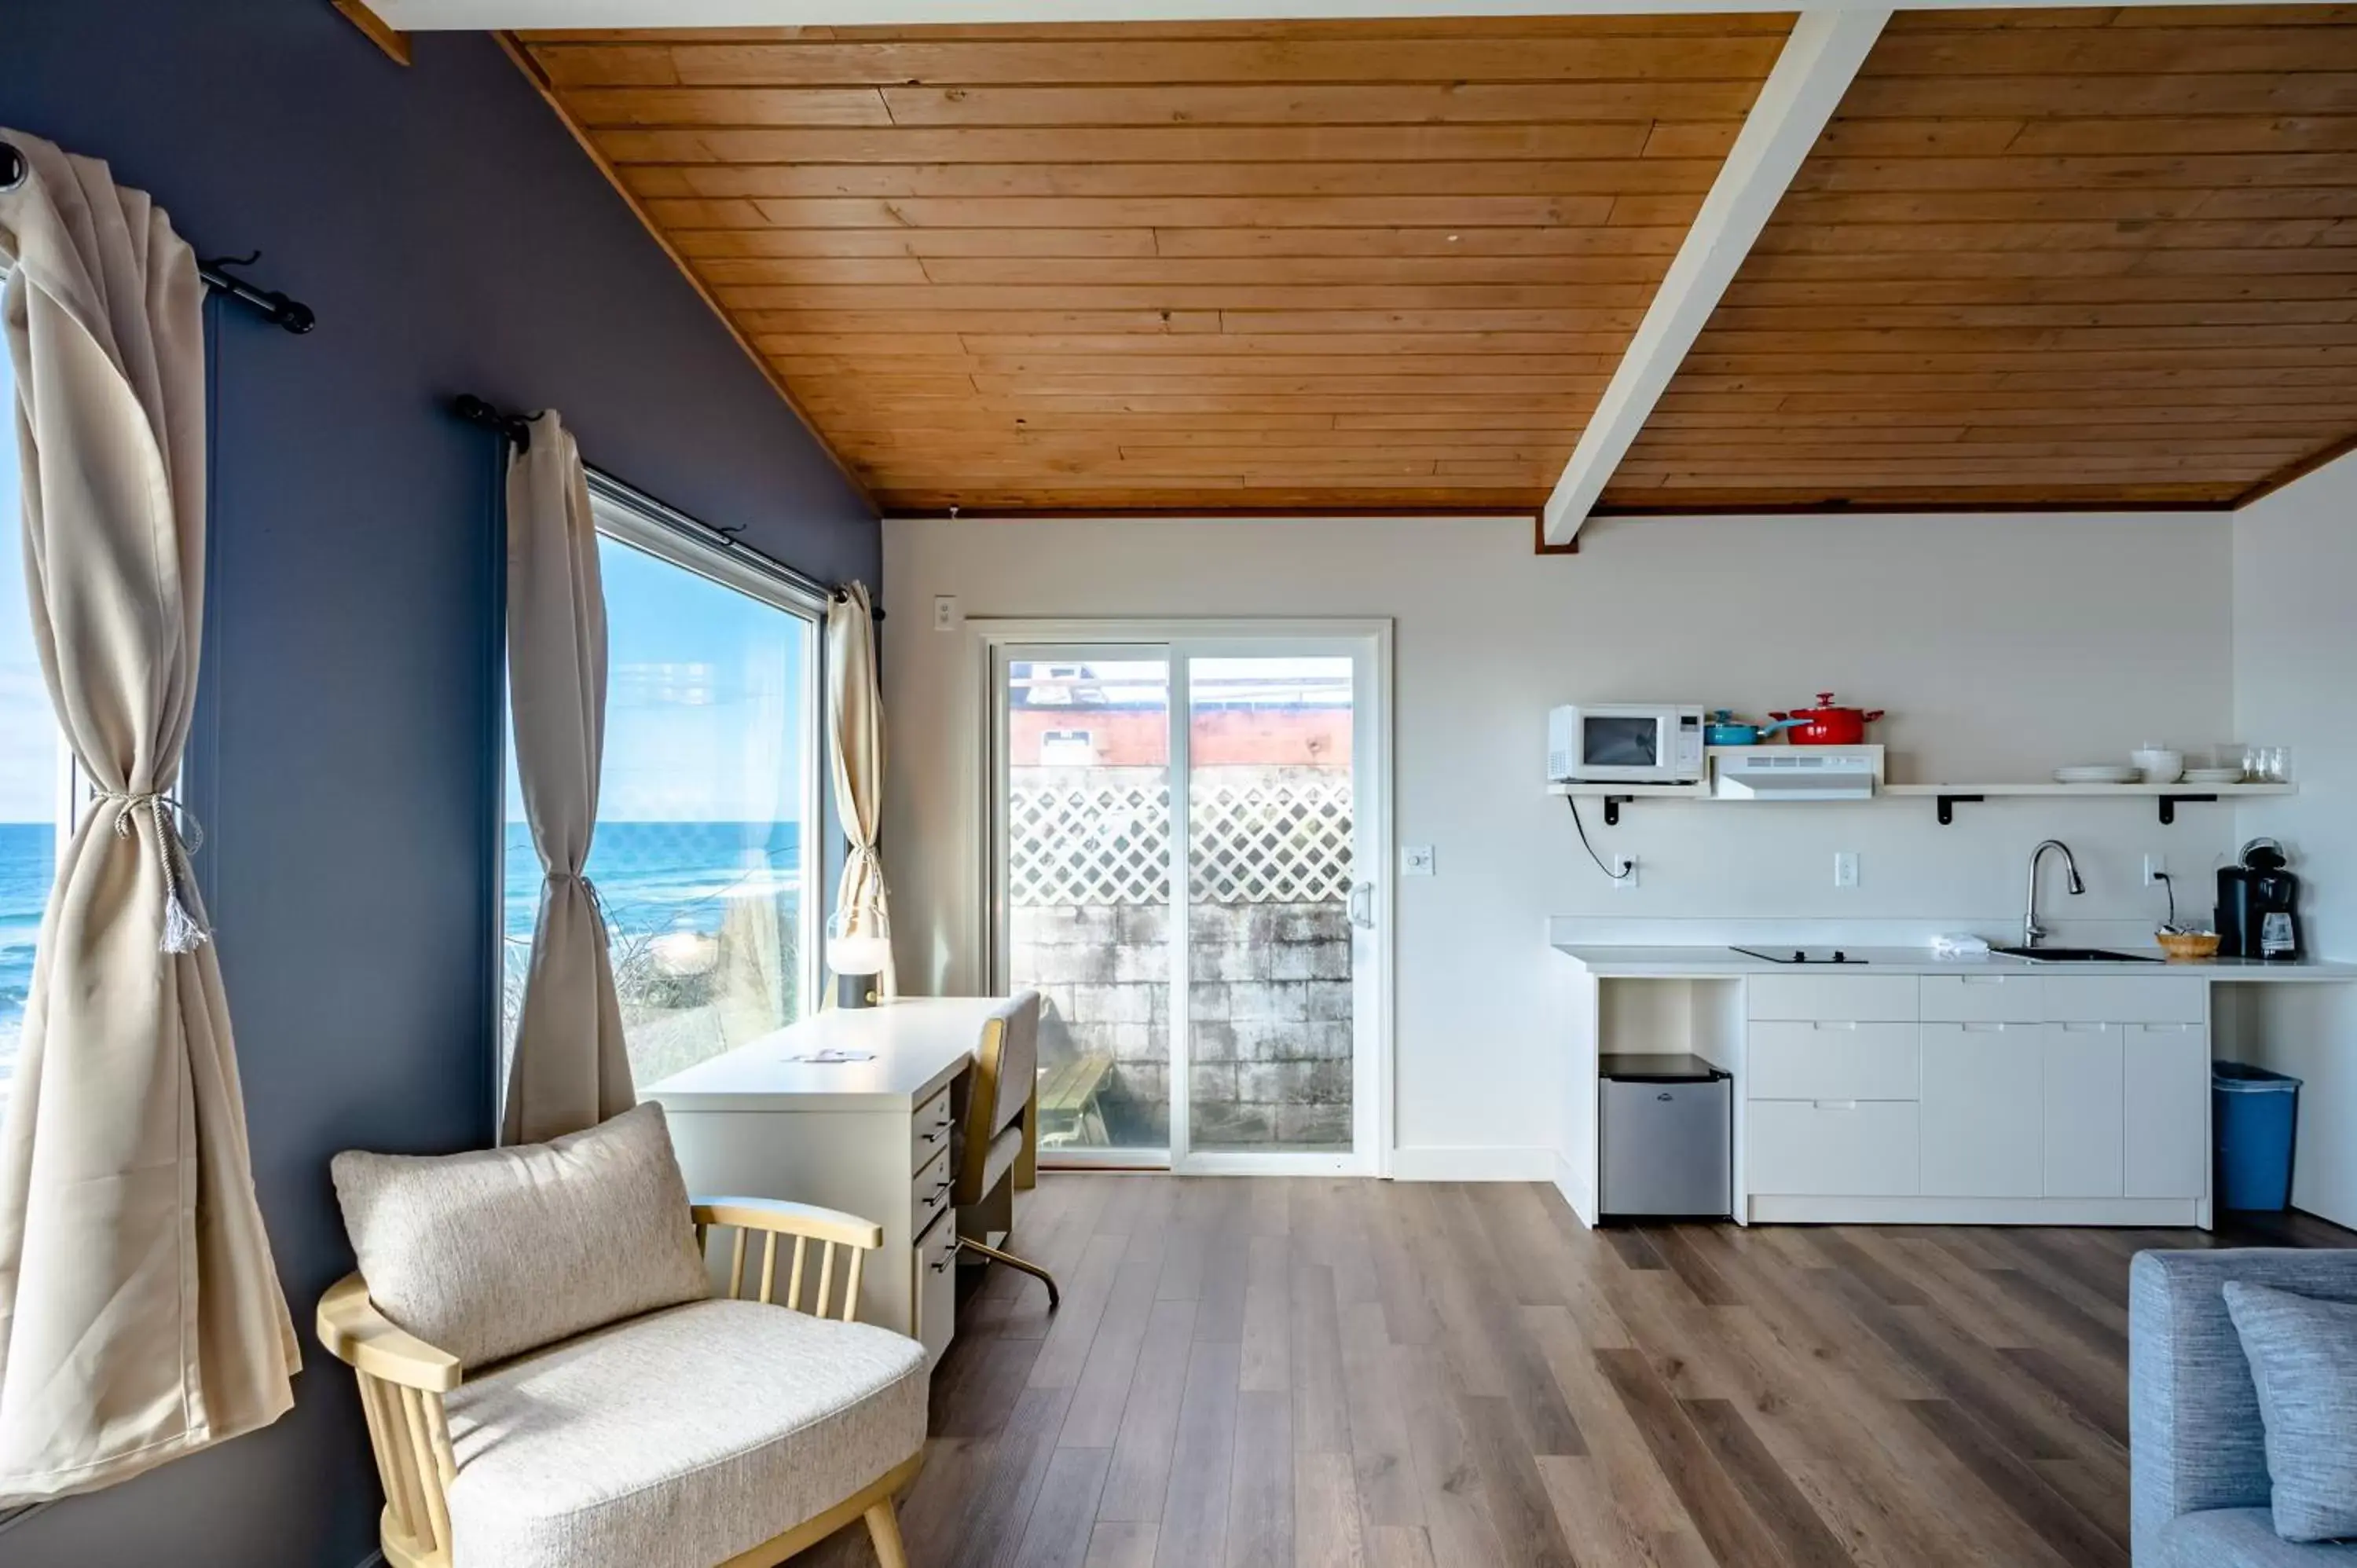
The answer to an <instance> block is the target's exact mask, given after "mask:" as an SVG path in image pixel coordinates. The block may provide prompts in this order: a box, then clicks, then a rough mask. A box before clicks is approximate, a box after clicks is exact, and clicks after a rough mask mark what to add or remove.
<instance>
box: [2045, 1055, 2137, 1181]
mask: <svg viewBox="0 0 2357 1568" xmlns="http://www.w3.org/2000/svg"><path fill="white" fill-rule="evenodd" d="M2125 1035H2126V1030H2125V1029H2123V1028H2122V1027H2121V1026H2119V1025H2117V1024H2049V1025H2047V1026H2046V1029H2045V1040H2044V1048H2043V1051H2042V1052H2041V1056H2042V1058H2043V1061H2042V1064H2041V1065H2042V1071H2041V1073H2040V1088H2041V1093H2040V1101H2041V1107H2040V1109H2041V1111H2042V1112H2043V1115H2044V1120H2045V1144H2046V1157H2045V1160H2044V1162H2043V1165H2044V1170H2045V1187H2046V1196H2047V1197H2119V1196H2120V1193H2121V1187H2122V1170H2121V1144H2122V1140H2123V1133H2124V1125H2123V1117H2122V1112H2123V1109H2124V1106H2125V1087H2126V1086H2125V1084H2124V1082H2123V1080H2122V1073H2123V1069H2124V1053H2125V1051H2126V1041H2125V1038H2124V1036H2125Z"/></svg>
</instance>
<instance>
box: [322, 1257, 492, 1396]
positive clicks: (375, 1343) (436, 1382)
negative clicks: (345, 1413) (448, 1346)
mask: <svg viewBox="0 0 2357 1568" xmlns="http://www.w3.org/2000/svg"><path fill="white" fill-rule="evenodd" d="M319 1343H320V1344H322V1345H325V1346H326V1347H327V1348H328V1354H329V1355H331V1356H333V1357H335V1359H337V1360H339V1361H341V1362H343V1363H344V1364H345V1365H346V1366H348V1367H354V1368H357V1369H360V1370H361V1371H363V1372H366V1373H367V1374H368V1375H369V1376H370V1377H371V1378H382V1379H383V1380H385V1381H386V1382H388V1383H398V1384H400V1385H401V1386H402V1387H404V1388H408V1389H417V1390H420V1391H424V1392H425V1393H430V1394H447V1393H448V1392H449V1391H451V1390H452V1389H455V1388H457V1386H458V1385H459V1384H460V1383H462V1382H464V1381H465V1380H466V1377H467V1369H466V1368H464V1367H463V1366H461V1365H459V1363H458V1358H457V1357H456V1356H453V1355H452V1354H450V1352H448V1351H447V1350H437V1349H436V1348H434V1347H433V1346H431V1345H428V1344H427V1343H426V1342H425V1340H423V1339H420V1338H418V1337H417V1336H415V1335H414V1334H411V1333H408V1332H407V1331H405V1330H404V1329H403V1328H401V1327H399V1326H397V1325H395V1324H394V1323H393V1319H391V1318H389V1317H387V1316H385V1315H384V1314H382V1313H381V1312H379V1311H378V1310H377V1309H376V1304H375V1303H374V1302H372V1301H371V1300H369V1293H368V1282H367V1281H366V1280H364V1279H362V1278H361V1277H360V1275H358V1274H346V1275H345V1276H344V1277H343V1278H342V1279H340V1280H338V1281H337V1282H336V1283H334V1284H333V1285H330V1286H329V1287H328V1294H325V1295H323V1296H321V1297H320V1298H319Z"/></svg>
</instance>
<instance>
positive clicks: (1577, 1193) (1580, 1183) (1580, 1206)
mask: <svg viewBox="0 0 2357 1568" xmlns="http://www.w3.org/2000/svg"><path fill="white" fill-rule="evenodd" d="M1555 1191H1557V1192H1559V1193H1561V1194H1563V1200H1564V1201H1565V1202H1566V1203H1568V1204H1569V1205H1571V1211H1572V1212H1573V1213H1574V1214H1577V1215H1578V1216H1579V1221H1580V1223H1581V1224H1583V1225H1589V1226H1592V1225H1593V1224H1594V1221H1592V1220H1591V1219H1588V1215H1589V1213H1590V1212H1591V1211H1590V1209H1589V1208H1588V1201H1589V1199H1588V1191H1587V1176H1586V1174H1585V1173H1583V1172H1582V1171H1581V1170H1580V1168H1579V1167H1578V1166H1577V1165H1573V1164H1572V1163H1571V1162H1570V1161H1569V1160H1567V1159H1566V1158H1564V1157H1563V1156H1562V1155H1556V1156H1555Z"/></svg>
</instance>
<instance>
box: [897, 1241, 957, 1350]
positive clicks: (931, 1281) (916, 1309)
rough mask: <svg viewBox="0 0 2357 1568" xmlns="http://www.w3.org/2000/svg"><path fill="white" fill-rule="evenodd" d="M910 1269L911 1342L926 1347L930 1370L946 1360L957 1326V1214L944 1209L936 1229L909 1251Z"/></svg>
mask: <svg viewBox="0 0 2357 1568" xmlns="http://www.w3.org/2000/svg"><path fill="white" fill-rule="evenodd" d="M909 1257H910V1260H911V1261H910V1262H909V1269H910V1270H911V1271H912V1273H914V1276H915V1277H914V1278H913V1279H911V1280H910V1282H909V1316H910V1317H911V1318H912V1319H913V1320H914V1321H912V1322H911V1323H910V1324H909V1337H911V1338H914V1339H916V1340H919V1341H920V1342H921V1343H922V1344H923V1345H924V1347H925V1362H926V1364H927V1365H928V1366H930V1365H931V1364H932V1363H933V1362H935V1361H938V1360H940V1359H942V1351H944V1350H946V1349H948V1348H949V1347H950V1335H951V1333H952V1330H953V1329H954V1328H955V1327H956V1326H957V1325H956V1321H955V1319H956V1316H957V1211H956V1210H955V1209H944V1210H943V1211H942V1213H940V1214H938V1215H936V1216H935V1217H934V1219H933V1224H932V1229H931V1230H927V1231H926V1232H925V1233H924V1234H923V1235H922V1236H920V1237H919V1238H918V1240H917V1244H916V1245H915V1246H914V1247H912V1248H910V1249H909Z"/></svg>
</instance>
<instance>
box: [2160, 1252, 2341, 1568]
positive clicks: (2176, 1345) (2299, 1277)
mask: <svg viewBox="0 0 2357 1568" xmlns="http://www.w3.org/2000/svg"><path fill="white" fill-rule="evenodd" d="M2228 1280H2243V1281H2246V1282H2248V1283H2253V1284H2263V1285H2271V1286H2273V1287H2275V1288H2276V1289H2277V1290H2287V1291H2291V1292H2293V1293H2294V1294H2299V1295H2305V1296H2310V1297H2315V1298H2318V1299H2321V1300H2327V1301H2352V1300H2357V1250H2350V1251H2334V1250H2330V1249H2322V1250H2317V1251H2303V1250H2301V1249H2298V1248H2277V1247H2254V1248H2229V1247H2222V1248H2218V1249H2215V1250H2203V1251H2182V1252H2171V1251H2153V1252H2138V1253H2137V1254H2136V1262H2135V1264H2134V1266H2133V1267H2131V1268H2130V1270H2129V1271H2128V1435H2129V1472H2130V1478H2129V1508H2130V1519H2129V1525H2130V1529H2131V1530H2132V1532H2133V1535H2134V1541H2133V1543H2132V1544H2133V1547H2134V1555H2135V1557H2136V1561H2137V1562H2139V1563H2143V1562H2147V1561H2153V1560H2157V1559H2158V1544H2157V1541H2156V1537H2157V1536H2158V1533H2159V1530H2160V1527H2161V1526H2163V1525H2165V1524H2167V1523H2168V1522H2169V1520H2172V1519H2175V1518H2176V1517H2177V1516H2178V1515H2179V1514H2185V1513H2198V1512H2201V1511H2202V1510H2204V1509H2248V1508H2260V1509H2263V1508H2266V1506H2267V1505H2268V1501H2269V1488H2268V1480H2267V1452H2266V1424H2265V1423H2264V1422H2263V1421H2262V1420H2261V1418H2260V1414H2259V1394H2258V1388H2257V1385H2256V1384H2255V1382H2254V1381H2253V1380H2252V1377H2251V1365H2250V1362H2249V1361H2248V1360H2247V1359H2244V1354H2243V1341H2242V1337H2241V1336H2239V1335H2238V1334H2236V1333H2235V1331H2234V1324H2233V1319H2232V1318H2231V1317H2230V1316H2227V1312H2226V1296H2225V1288H2224V1287H2225V1283H2226V1282H2227V1281H2228Z"/></svg>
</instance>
